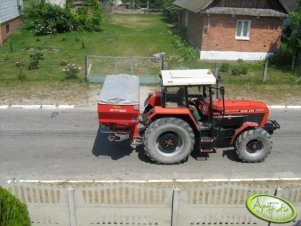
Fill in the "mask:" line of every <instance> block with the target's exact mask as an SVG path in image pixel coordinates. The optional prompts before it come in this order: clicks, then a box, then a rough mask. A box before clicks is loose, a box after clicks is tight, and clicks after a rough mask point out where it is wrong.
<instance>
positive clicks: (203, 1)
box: [174, 0, 214, 13]
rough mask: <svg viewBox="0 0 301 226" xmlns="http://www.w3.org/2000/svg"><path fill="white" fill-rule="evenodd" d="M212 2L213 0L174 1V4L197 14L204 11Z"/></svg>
mask: <svg viewBox="0 0 301 226" xmlns="http://www.w3.org/2000/svg"><path fill="white" fill-rule="evenodd" d="M213 1H214V0H176V1H175V2H174V4H175V5H177V6H179V7H181V8H184V9H188V10H189V11H192V12H194V13H199V12H200V11H202V10H204V9H206V8H207V7H208V6H209V5H210V4H211V3H212V2H213Z"/></svg>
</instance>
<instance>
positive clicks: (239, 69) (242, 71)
mask: <svg viewBox="0 0 301 226" xmlns="http://www.w3.org/2000/svg"><path fill="white" fill-rule="evenodd" d="M247 73H248V67H247V66H246V65H237V66H234V67H232V68H231V74H232V75H246V74H247Z"/></svg>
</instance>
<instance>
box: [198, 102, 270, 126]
mask: <svg viewBox="0 0 301 226" xmlns="http://www.w3.org/2000/svg"><path fill="white" fill-rule="evenodd" d="M204 105H205V106H206V107H205V108H204ZM212 106H213V109H214V110H217V111H219V112H214V115H221V111H222V110H225V115H246V114H247V115H252V114H254V115H255V114H264V116H263V119H262V121H261V123H260V125H259V126H261V127H264V125H265V123H266V122H267V120H268V117H269V109H268V107H267V105H266V104H265V103H264V102H262V101H256V100H225V109H223V101H221V100H220V101H213V103H212ZM199 108H200V110H201V111H202V113H203V114H204V115H208V114H209V102H207V101H206V102H204V103H203V104H202V105H200V106H199ZM204 109H205V110H204Z"/></svg>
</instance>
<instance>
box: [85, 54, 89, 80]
mask: <svg viewBox="0 0 301 226" xmlns="http://www.w3.org/2000/svg"><path fill="white" fill-rule="evenodd" d="M85 81H86V82H87V81H88V56H85Z"/></svg>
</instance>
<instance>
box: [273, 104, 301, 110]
mask: <svg viewBox="0 0 301 226" xmlns="http://www.w3.org/2000/svg"><path fill="white" fill-rule="evenodd" d="M268 107H269V108H271V109H301V105H270V106H268Z"/></svg>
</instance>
